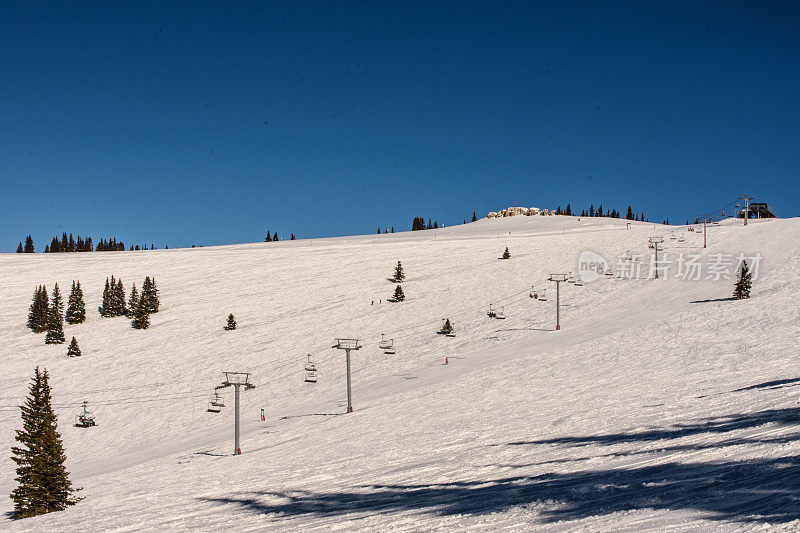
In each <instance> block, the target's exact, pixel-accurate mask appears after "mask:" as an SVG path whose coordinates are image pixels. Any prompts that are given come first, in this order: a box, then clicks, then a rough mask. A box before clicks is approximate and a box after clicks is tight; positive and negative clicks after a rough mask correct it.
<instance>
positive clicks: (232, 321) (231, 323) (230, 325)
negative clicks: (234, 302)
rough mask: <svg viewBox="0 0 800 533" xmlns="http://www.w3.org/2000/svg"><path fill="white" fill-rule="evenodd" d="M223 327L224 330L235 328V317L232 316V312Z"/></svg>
mask: <svg viewBox="0 0 800 533" xmlns="http://www.w3.org/2000/svg"><path fill="white" fill-rule="evenodd" d="M223 329H226V330H232V329H236V319H235V318H234V317H233V313H231V314H229V315H228V323H227V325H226V326H225V328H223Z"/></svg>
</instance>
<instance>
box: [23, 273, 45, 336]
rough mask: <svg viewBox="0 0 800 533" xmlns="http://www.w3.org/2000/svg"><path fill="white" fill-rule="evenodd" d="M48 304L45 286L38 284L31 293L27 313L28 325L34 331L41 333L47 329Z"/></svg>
mask: <svg viewBox="0 0 800 533" xmlns="http://www.w3.org/2000/svg"><path fill="white" fill-rule="evenodd" d="M49 308H50V304H49V299H48V297H47V288H46V287H45V286H44V285H39V287H37V288H36V290H35V291H34V293H33V302H32V303H31V306H30V312H29V313H28V327H29V328H31V329H32V330H33V331H34V333H42V332H44V331H47V315H48V312H49Z"/></svg>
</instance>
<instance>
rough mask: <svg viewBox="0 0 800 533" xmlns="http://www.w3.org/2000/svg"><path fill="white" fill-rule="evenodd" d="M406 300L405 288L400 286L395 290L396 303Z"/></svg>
mask: <svg viewBox="0 0 800 533" xmlns="http://www.w3.org/2000/svg"><path fill="white" fill-rule="evenodd" d="M405 299H406V295H405V293H404V292H403V286H402V285H398V286H396V287H395V288H394V301H395V302H402V301H403V300H405Z"/></svg>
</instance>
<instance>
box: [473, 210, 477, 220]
mask: <svg viewBox="0 0 800 533" xmlns="http://www.w3.org/2000/svg"><path fill="white" fill-rule="evenodd" d="M477 220H478V217H477V216H475V211H473V212H472V221H473V222H477Z"/></svg>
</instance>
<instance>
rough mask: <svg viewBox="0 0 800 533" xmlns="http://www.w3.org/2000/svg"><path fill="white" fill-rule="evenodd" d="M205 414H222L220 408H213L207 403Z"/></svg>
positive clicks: (213, 406) (212, 405)
mask: <svg viewBox="0 0 800 533" xmlns="http://www.w3.org/2000/svg"><path fill="white" fill-rule="evenodd" d="M206 412H207V413H219V412H222V409H221V408H220V407H217V406H215V405H214V404H213V403H211V402H209V404H208V408H207V409H206Z"/></svg>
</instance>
